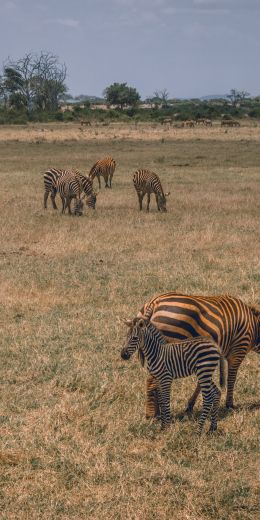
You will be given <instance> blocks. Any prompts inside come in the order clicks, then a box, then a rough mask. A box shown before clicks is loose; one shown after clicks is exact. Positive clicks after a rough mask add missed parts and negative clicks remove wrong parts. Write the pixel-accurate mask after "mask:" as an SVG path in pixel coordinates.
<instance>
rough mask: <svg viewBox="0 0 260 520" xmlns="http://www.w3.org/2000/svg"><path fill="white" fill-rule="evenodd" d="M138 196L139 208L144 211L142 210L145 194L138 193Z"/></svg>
mask: <svg viewBox="0 0 260 520" xmlns="http://www.w3.org/2000/svg"><path fill="white" fill-rule="evenodd" d="M137 195H138V200H139V208H140V211H142V208H143V198H144V195H143V193H139V192H138V193H137Z"/></svg>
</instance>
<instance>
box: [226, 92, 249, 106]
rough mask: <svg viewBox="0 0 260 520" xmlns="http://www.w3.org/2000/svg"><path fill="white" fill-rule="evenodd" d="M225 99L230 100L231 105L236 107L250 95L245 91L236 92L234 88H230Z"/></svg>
mask: <svg viewBox="0 0 260 520" xmlns="http://www.w3.org/2000/svg"><path fill="white" fill-rule="evenodd" d="M227 97H228V99H230V101H231V103H232V105H233V106H234V107H236V106H237V105H238V103H240V102H241V101H243V100H244V99H246V98H248V97H250V94H249V92H247V91H246V90H236V89H235V88H232V89H231V90H230V94H228V96H227Z"/></svg>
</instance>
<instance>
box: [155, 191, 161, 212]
mask: <svg viewBox="0 0 260 520" xmlns="http://www.w3.org/2000/svg"><path fill="white" fill-rule="evenodd" d="M155 198H156V204H157V209H158V211H161V210H160V206H159V200H158V195H157V193H156V194H155Z"/></svg>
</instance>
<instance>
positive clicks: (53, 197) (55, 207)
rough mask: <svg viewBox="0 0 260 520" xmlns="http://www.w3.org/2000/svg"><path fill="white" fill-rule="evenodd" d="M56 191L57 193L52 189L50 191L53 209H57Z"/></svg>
mask: <svg viewBox="0 0 260 520" xmlns="http://www.w3.org/2000/svg"><path fill="white" fill-rule="evenodd" d="M56 193H57V191H56V190H54V189H53V190H52V191H51V201H52V207H53V209H58V207H57V205H56V202H55V197H56Z"/></svg>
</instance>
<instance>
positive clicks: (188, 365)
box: [121, 318, 221, 434]
mask: <svg viewBox="0 0 260 520" xmlns="http://www.w3.org/2000/svg"><path fill="white" fill-rule="evenodd" d="M126 324H127V325H128V326H129V327H130V333H129V335H128V337H127V341H126V345H125V346H124V347H123V349H122V351H121V357H122V358H123V359H129V358H130V357H131V355H132V354H133V353H134V352H135V351H136V350H139V351H140V358H141V361H142V364H144V359H145V360H146V362H147V368H148V371H149V373H150V374H151V375H152V377H153V378H155V379H156V381H157V382H158V394H159V406H160V411H161V422H162V428H166V427H168V426H169V424H170V418H171V414H170V394H171V384H172V380H173V379H179V378H182V377H187V376H190V375H192V374H196V376H197V378H198V383H199V385H200V388H201V392H202V396H203V408H202V412H201V415H200V418H199V425H198V433H199V434H200V433H201V432H202V428H203V426H204V423H205V420H206V418H207V416H208V414H209V412H210V411H211V426H210V430H209V431H210V432H213V431H215V430H216V429H217V414H218V409H219V403H220V390H219V389H218V388H217V386H216V385H215V384H214V383H213V381H212V377H213V373H214V370H215V369H216V367H217V366H218V364H219V362H220V358H221V354H220V349H219V347H218V345H217V344H216V343H215V342H214V341H213V340H212V339H209V338H203V337H198V338H195V339H194V338H193V339H192V340H184V341H181V342H176V343H167V341H166V340H165V338H164V337H163V335H162V334H161V333H160V331H158V329H156V327H155V326H154V325H152V323H151V322H149V321H145V320H144V319H142V318H141V319H139V318H136V319H134V320H133V321H130V322H129V321H126Z"/></svg>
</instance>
